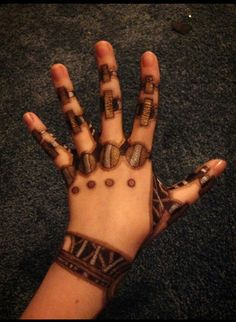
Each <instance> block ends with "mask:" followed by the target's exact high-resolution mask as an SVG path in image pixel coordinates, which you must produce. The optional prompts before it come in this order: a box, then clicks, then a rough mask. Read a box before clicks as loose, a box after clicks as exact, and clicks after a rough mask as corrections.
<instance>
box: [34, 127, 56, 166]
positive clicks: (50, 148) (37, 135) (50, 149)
mask: <svg viewBox="0 0 236 322" xmlns="http://www.w3.org/2000/svg"><path fill="white" fill-rule="evenodd" d="M46 132H47V129H46V130H43V131H41V132H38V131H37V130H33V131H32V132H31V134H32V136H33V138H34V139H35V140H36V141H37V142H38V143H39V144H40V145H41V147H42V148H43V150H44V151H45V152H46V153H47V154H48V155H49V156H50V157H51V158H52V159H53V160H54V159H55V158H56V157H57V156H58V155H59V153H58V152H57V151H56V150H55V148H56V147H57V146H59V143H58V142H57V140H56V138H55V137H54V135H53V134H51V133H49V134H50V135H51V137H52V141H49V142H48V141H44V139H43V134H45V133H46Z"/></svg>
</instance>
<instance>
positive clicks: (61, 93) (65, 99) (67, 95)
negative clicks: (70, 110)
mask: <svg viewBox="0 0 236 322" xmlns="http://www.w3.org/2000/svg"><path fill="white" fill-rule="evenodd" d="M57 96H58V98H59V100H60V102H61V103H62V105H65V104H67V103H69V102H70V99H71V98H72V97H75V96H76V94H75V91H68V89H67V88H66V87H64V86H62V87H59V88H57Z"/></svg>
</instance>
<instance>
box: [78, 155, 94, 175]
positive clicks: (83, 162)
mask: <svg viewBox="0 0 236 322" xmlns="http://www.w3.org/2000/svg"><path fill="white" fill-rule="evenodd" d="M96 164H97V160H96V156H95V153H82V154H81V155H80V157H79V171H80V172H82V173H83V174H85V175H87V174H90V173H91V172H93V171H94V170H95V168H96Z"/></svg>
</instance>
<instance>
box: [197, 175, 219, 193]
mask: <svg viewBox="0 0 236 322" xmlns="http://www.w3.org/2000/svg"><path fill="white" fill-rule="evenodd" d="M215 181H216V177H215V176H204V177H202V178H201V179H200V184H201V189H200V191H199V196H200V197H201V196H202V195H204V194H205V193H206V192H207V191H208V190H210V189H211V187H212V186H213V185H214V183H215Z"/></svg>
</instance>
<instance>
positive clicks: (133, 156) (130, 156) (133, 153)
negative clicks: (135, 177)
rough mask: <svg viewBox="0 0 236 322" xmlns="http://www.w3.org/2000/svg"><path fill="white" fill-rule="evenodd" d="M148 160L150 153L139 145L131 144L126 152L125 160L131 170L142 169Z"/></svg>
mask: <svg viewBox="0 0 236 322" xmlns="http://www.w3.org/2000/svg"><path fill="white" fill-rule="evenodd" d="M148 158H150V152H148V150H147V149H146V147H145V146H144V145H142V144H140V143H135V144H132V145H130V146H129V147H128V148H127V150H126V159H127V161H128V163H129V164H130V166H131V167H132V168H135V169H138V168H140V167H142V166H143V165H144V163H145V161H146V160H147V159H148Z"/></svg>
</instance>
